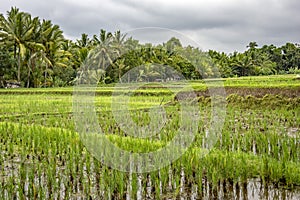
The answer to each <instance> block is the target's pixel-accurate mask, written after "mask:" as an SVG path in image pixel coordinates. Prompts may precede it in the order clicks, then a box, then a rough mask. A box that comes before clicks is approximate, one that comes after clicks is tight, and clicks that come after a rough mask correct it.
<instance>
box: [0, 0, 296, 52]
mask: <svg viewBox="0 0 300 200" xmlns="http://www.w3.org/2000/svg"><path fill="white" fill-rule="evenodd" d="M11 6H17V7H19V8H20V9H21V10H24V11H27V12H30V13H31V14H32V15H34V16H40V17H41V18H46V19H50V20H52V21H53V23H56V24H59V25H60V27H61V28H62V29H63V30H64V33H65V34H66V35H67V36H69V37H71V38H76V37H79V36H80V34H81V33H83V32H85V33H88V34H89V35H90V36H91V35H93V34H98V33H99V30H100V29H101V28H104V29H106V30H108V31H115V30H118V29H121V30H122V31H126V30H130V29H132V28H137V27H149V26H150V27H151V26H152V27H163V28H170V29H174V30H178V31H180V32H182V33H183V34H186V35H187V36H191V37H192V38H194V39H195V40H196V41H197V42H198V43H199V44H200V46H201V47H202V48H203V49H216V50H220V51H227V52H229V51H230V52H232V51H234V50H245V46H246V45H247V43H249V42H250V41H257V42H258V43H259V44H261V45H263V44H271V43H272V44H275V45H282V44H284V43H286V42H295V43H296V42H297V43H299V33H300V12H299V10H300V1H298V0H284V1H283V0H264V1H261V0H226V1H224V0H210V1H204V0H185V1H175V0H174V1H171V0H165V1H159V0H143V1H141V0H102V1H97V0H85V1H77V0H53V1H51V2H50V1H42V0H30V3H28V1H20V0H1V7H0V11H1V12H2V13H3V12H5V11H7V10H9V9H10V7H11ZM144 35H145V37H150V36H149V35H147V34H144ZM156 37H158V35H157V36H156ZM161 38H164V37H163V36H162V37H161ZM144 40H147V38H145V39H144ZM149 40H150V39H149Z"/></svg>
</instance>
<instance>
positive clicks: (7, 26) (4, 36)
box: [0, 7, 34, 82]
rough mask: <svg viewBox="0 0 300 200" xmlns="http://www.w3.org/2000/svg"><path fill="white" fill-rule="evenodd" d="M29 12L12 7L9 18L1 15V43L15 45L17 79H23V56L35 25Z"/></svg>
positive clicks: (8, 14) (8, 13)
mask: <svg viewBox="0 0 300 200" xmlns="http://www.w3.org/2000/svg"><path fill="white" fill-rule="evenodd" d="M30 21H31V16H30V14H28V13H24V12H20V11H19V9H18V8H15V7H12V8H11V10H10V11H9V12H7V19H6V18H5V17H4V16H3V15H2V14H1V15H0V43H1V44H5V45H7V46H13V47H14V58H15V59H16V57H17V60H18V62H17V63H18V66H17V68H18V69H17V80H18V82H20V81H21V65H22V58H23V57H24V56H25V53H26V45H27V44H26V43H27V42H29V41H30V40H31V34H32V33H33V30H34V27H33V26H32V24H31V23H29V22H30Z"/></svg>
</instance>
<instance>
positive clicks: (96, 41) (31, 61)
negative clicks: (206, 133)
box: [0, 7, 300, 87]
mask: <svg viewBox="0 0 300 200" xmlns="http://www.w3.org/2000/svg"><path fill="white" fill-rule="evenodd" d="M247 47H248V48H247V50H246V51H245V52H243V53H241V52H233V53H229V54H226V53H224V52H217V51H214V50H209V51H208V52H205V51H202V50H200V49H199V48H196V47H192V46H183V45H182V44H181V41H180V40H179V39H177V38H175V37H172V38H170V39H169V40H168V41H166V42H164V43H162V44H157V45H154V44H151V43H146V44H142V43H140V42H139V41H138V40H136V39H134V38H132V37H127V35H126V34H122V33H121V32H120V31H116V32H114V33H111V32H107V31H105V30H103V29H101V30H100V32H99V34H98V35H93V36H92V37H89V36H88V35H87V34H85V33H83V34H82V35H81V38H79V39H77V40H76V41H72V40H68V39H66V38H65V37H64V35H63V31H62V30H61V29H60V27H59V26H58V25H55V24H53V23H52V22H51V20H45V19H40V18H39V17H32V16H31V15H30V14H29V13H26V12H22V11H20V10H19V9H18V8H16V7H12V8H11V10H10V11H8V12H7V13H6V15H4V14H0V87H5V85H6V83H7V82H17V83H20V85H21V86H22V87H53V86H55V87H57V86H68V85H73V84H74V82H75V81H76V77H77V78H78V77H80V75H82V73H91V75H89V77H96V78H97V81H99V82H102V83H114V82H118V81H122V76H123V75H124V74H126V73H127V72H128V71H130V70H134V69H135V67H137V66H141V65H142V66H143V67H142V68H141V67H139V68H138V70H136V72H135V73H133V74H132V75H131V77H130V78H128V80H129V79H130V80H131V81H154V80H157V79H159V78H161V77H172V74H171V72H170V71H168V69H167V68H163V67H162V66H164V65H165V66H171V67H173V68H174V69H176V70H177V71H178V72H179V73H180V74H182V75H183V76H184V78H186V79H201V78H210V77H219V76H221V77H233V76H249V75H251V76H252V75H271V74H284V73H298V72H299V65H300V46H299V45H298V44H293V43H286V44H285V45H283V46H281V47H276V46H274V45H264V46H262V47H261V48H258V45H257V43H256V42H250V43H249V45H248V46H247ZM95 54H97V56H96V58H97V59H99V58H102V59H100V60H101V61H105V62H106V63H98V64H101V65H103V66H106V67H105V70H103V69H101V68H100V69H98V70H84V66H85V65H87V63H86V62H87V60H90V59H91V56H94V55H95ZM93 73H95V76H93ZM174 78H176V77H174ZM87 81H88V80H87Z"/></svg>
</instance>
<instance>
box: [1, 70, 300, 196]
mask: <svg viewBox="0 0 300 200" xmlns="http://www.w3.org/2000/svg"><path fill="white" fill-rule="evenodd" d="M213 82H214V81H212V80H211V81H209V83H208V84H211V85H210V86H215V84H214V83H213ZM190 83H191V85H192V87H193V88H196V89H197V90H202V89H203V88H205V87H206V86H205V84H203V82H202V81H192V82H190ZM178 85H179V86H180V85H181V83H176V84H172V85H170V84H169V85H167V86H172V87H173V89H175V90H176V91H177V90H180V88H179V87H177V86H178ZM224 85H225V86H227V87H236V88H243V87H247V88H266V87H267V88H281V89H290V88H294V89H295V90H299V80H295V79H294V78H293V76H291V75H289V76H270V77H255V78H254V77H243V78H231V79H226V80H224ZM112 86H113V85H110V86H102V87H99V88H97V93H98V95H96V97H95V108H96V109H95V110H96V111H97V116H98V123H99V125H100V127H101V128H102V130H103V132H104V133H105V134H104V135H103V136H101V137H105V138H106V139H108V140H109V141H111V142H112V143H113V144H115V145H116V146H118V147H119V148H121V149H124V150H128V151H132V152H138V153H147V152H151V151H155V150H157V149H160V148H163V147H164V146H166V145H167V144H168V143H169V142H170V141H171V140H172V139H173V138H174V136H175V135H176V133H177V130H178V128H179V124H180V122H181V121H180V120H181V118H180V110H181V109H180V105H179V104H178V103H176V102H175V101H173V99H174V96H175V94H173V93H172V92H171V91H170V89H168V88H162V87H161V86H159V84H157V83H155V84H148V85H147V87H143V88H140V89H139V91H138V92H137V93H136V95H131V96H130V101H129V106H128V108H129V110H130V115H131V117H132V118H133V121H134V122H136V123H138V124H140V125H147V124H148V123H149V120H150V117H149V112H148V111H149V108H150V107H152V106H158V105H161V106H163V107H164V108H165V110H166V116H167V119H168V120H169V121H168V123H167V124H166V125H165V126H164V128H163V129H162V130H160V131H158V133H157V134H155V135H154V136H152V137H149V138H144V139H143V138H134V137H132V136H129V135H128V134H127V133H126V130H123V129H121V128H120V126H119V124H118V123H117V122H116V120H115V119H114V115H113V114H112V112H111V109H112V102H111V100H112V97H111V95H110V94H112V91H113V90H114V88H112ZM130 87H131V86H130V85H125V87H123V88H117V92H118V93H119V94H120V93H122V94H129V91H130ZM72 93H73V88H45V89H44V88H42V89H3V90H0V106H1V109H0V136H1V137H0V149H1V156H0V198H1V199H15V198H29V199H34V198H37V199H48V198H50V199H51V198H54V199H56V198H76V197H79V196H82V197H91V198H96V197H97V198H104V199H106V198H109V197H112V198H116V199H124V198H125V197H126V195H127V192H126V191H127V190H128V184H129V182H130V181H131V186H132V194H136V193H137V190H138V185H137V179H138V175H137V174H129V173H123V172H119V171H117V170H112V169H110V168H109V167H107V166H105V165H103V164H102V163H101V162H99V161H98V160H96V159H95V158H94V157H93V155H92V154H91V153H90V152H89V151H88V149H87V148H86V147H85V146H84V145H83V143H82V141H81V139H80V137H79V134H78V133H77V132H76V129H75V123H74V120H73V119H74V116H73V113H72V112H73V110H72V106H73V105H72V104H73V98H72ZM299 99H300V98H299V97H295V98H290V97H284V96H276V95H267V96H264V97H262V98H259V97H253V96H246V97H241V96H238V95H230V96H228V97H227V108H226V109H227V110H226V112H227V115H226V119H225V123H224V126H223V130H222V132H221V133H220V134H219V139H218V141H217V142H216V144H215V146H214V147H213V149H212V151H211V152H210V153H209V154H208V155H206V156H204V157H203V156H202V155H203V153H204V152H205V150H204V149H203V143H204V142H205V141H206V139H205V133H206V131H207V130H208V129H209V127H210V120H211V105H210V99H209V98H205V97H202V98H200V99H199V111H200V121H199V124H198V125H199V127H198V131H197V133H196V137H195V140H194V142H193V144H192V145H191V147H190V148H189V149H188V150H187V151H186V153H185V154H184V155H183V156H182V157H181V158H180V159H178V160H177V161H175V162H174V163H172V165H170V166H169V167H165V168H162V169H160V170H159V171H155V172H151V173H148V174H142V175H141V176H143V187H144V190H145V187H146V182H147V181H146V180H145V177H147V176H148V175H151V180H152V181H151V182H152V184H153V187H154V188H153V190H155V194H154V195H155V198H156V199H159V198H162V197H161V196H160V195H159V190H160V189H159V187H160V184H162V190H163V191H162V193H163V194H167V193H168V192H170V191H168V189H167V188H168V184H169V179H170V174H169V173H170V171H171V172H172V178H171V179H170V181H171V182H172V183H176V185H177V188H173V190H174V191H173V194H174V195H175V196H176V194H177V193H178V191H179V188H178V187H179V185H180V180H181V177H180V170H181V169H183V170H184V174H185V182H186V183H187V184H196V185H198V187H199V190H200V189H201V188H202V187H203V183H202V180H207V181H209V182H210V183H211V184H213V185H218V184H219V183H220V182H221V181H224V180H227V181H230V182H241V183H244V182H247V181H248V180H251V179H253V178H259V179H260V180H262V182H263V183H264V184H266V185H268V184H275V185H280V186H282V187H287V188H290V189H292V188H294V189H296V190H297V187H298V186H300V142H299V141H300V100H299ZM194 103H195V102H194ZM114 106H115V105H114ZM120 112H122V111H120ZM124 121H125V119H124ZM130 177H131V178H130ZM298 190H299V189H298Z"/></svg>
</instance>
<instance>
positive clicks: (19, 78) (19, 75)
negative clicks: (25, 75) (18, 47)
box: [17, 52, 21, 83]
mask: <svg viewBox="0 0 300 200" xmlns="http://www.w3.org/2000/svg"><path fill="white" fill-rule="evenodd" d="M17 76H18V77H17V79H18V82H19V83H21V55H20V52H19V55H18V74H17Z"/></svg>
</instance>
